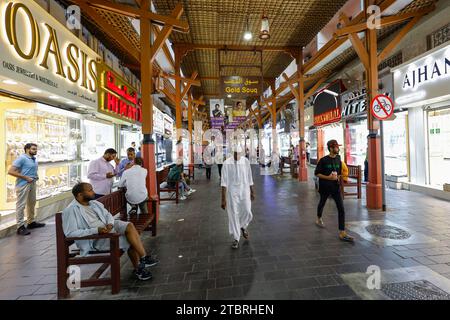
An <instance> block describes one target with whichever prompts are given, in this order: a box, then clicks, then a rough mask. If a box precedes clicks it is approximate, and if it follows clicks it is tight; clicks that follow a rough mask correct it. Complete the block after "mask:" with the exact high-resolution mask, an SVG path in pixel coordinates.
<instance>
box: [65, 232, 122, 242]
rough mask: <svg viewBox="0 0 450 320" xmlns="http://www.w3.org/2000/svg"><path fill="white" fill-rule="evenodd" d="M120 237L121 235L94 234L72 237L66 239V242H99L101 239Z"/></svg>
mask: <svg viewBox="0 0 450 320" xmlns="http://www.w3.org/2000/svg"><path fill="white" fill-rule="evenodd" d="M118 237H120V234H119V233H106V234H93V235H91V236H87V237H71V238H66V239H65V240H66V241H78V240H99V239H111V238H118Z"/></svg>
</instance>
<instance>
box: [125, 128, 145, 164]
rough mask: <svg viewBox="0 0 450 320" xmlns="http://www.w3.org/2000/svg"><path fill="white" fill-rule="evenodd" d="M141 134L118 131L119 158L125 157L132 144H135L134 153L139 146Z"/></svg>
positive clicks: (130, 131) (130, 130)
mask: <svg viewBox="0 0 450 320" xmlns="http://www.w3.org/2000/svg"><path fill="white" fill-rule="evenodd" d="M141 141H142V134H141V133H140V132H139V131H132V129H129V130H120V157H121V158H125V157H126V156H127V149H128V148H132V147H133V146H132V145H131V143H132V142H134V143H135V144H136V148H135V150H136V153H137V152H138V151H139V147H140V146H141Z"/></svg>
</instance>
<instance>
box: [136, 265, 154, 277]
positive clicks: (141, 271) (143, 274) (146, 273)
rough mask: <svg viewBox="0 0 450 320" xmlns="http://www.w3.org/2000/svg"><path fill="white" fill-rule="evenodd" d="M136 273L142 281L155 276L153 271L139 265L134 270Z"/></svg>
mask: <svg viewBox="0 0 450 320" xmlns="http://www.w3.org/2000/svg"><path fill="white" fill-rule="evenodd" d="M134 275H135V276H136V278H138V279H139V280H142V281H147V280H150V279H151V278H153V276H152V273H151V272H150V271H148V270H146V269H145V268H144V267H142V266H139V267H138V268H137V269H136V270H134Z"/></svg>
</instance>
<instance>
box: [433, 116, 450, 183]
mask: <svg viewBox="0 0 450 320" xmlns="http://www.w3.org/2000/svg"><path fill="white" fill-rule="evenodd" d="M449 123H450V108H448V109H444V110H439V111H430V112H428V143H429V164H430V169H429V170H430V184H431V185H433V186H437V187H440V188H441V187H442V185H443V184H444V183H450V147H449V146H450V126H449V125H448V124H449Z"/></svg>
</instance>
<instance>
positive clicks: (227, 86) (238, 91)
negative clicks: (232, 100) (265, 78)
mask: <svg viewBox="0 0 450 320" xmlns="http://www.w3.org/2000/svg"><path fill="white" fill-rule="evenodd" d="M220 86H221V92H222V94H223V95H229V94H231V95H232V96H233V97H237V96H238V97H248V96H261V95H262V92H263V83H262V78H261V77H238V76H232V77H221V78H220Z"/></svg>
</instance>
